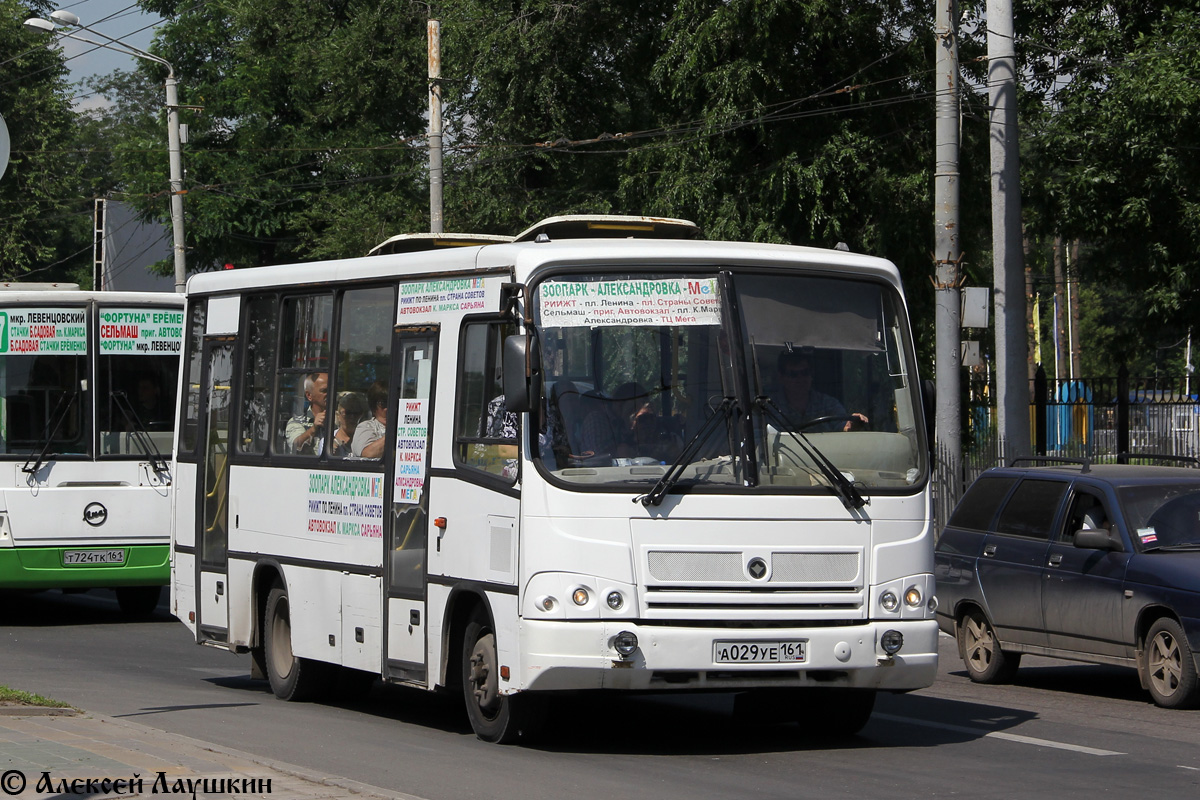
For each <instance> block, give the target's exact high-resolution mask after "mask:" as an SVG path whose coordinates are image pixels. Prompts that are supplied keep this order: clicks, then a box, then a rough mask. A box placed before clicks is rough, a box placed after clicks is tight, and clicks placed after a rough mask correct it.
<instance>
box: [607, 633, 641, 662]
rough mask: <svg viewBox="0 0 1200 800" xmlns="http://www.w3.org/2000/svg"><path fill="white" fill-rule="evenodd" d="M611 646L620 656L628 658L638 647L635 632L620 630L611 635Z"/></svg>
mask: <svg viewBox="0 0 1200 800" xmlns="http://www.w3.org/2000/svg"><path fill="white" fill-rule="evenodd" d="M612 646H613V649H614V650H616V651H617V653H619V654H620V656H621V658H629V657H630V656H631V655H633V651H635V650H637V648H638V638H637V634H635V633H633V632H632V631H621V632H620V633H618V634H617V635H616V636H614V637H613V640H612Z"/></svg>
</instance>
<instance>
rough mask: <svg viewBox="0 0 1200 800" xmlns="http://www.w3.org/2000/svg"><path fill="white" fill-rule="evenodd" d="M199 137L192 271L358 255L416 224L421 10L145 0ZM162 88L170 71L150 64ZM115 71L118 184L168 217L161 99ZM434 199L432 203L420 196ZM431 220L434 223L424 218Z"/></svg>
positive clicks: (189, 178) (385, 5)
mask: <svg viewBox="0 0 1200 800" xmlns="http://www.w3.org/2000/svg"><path fill="white" fill-rule="evenodd" d="M143 6H144V7H146V8H147V9H148V10H151V11H154V12H156V13H158V14H160V15H161V16H162V17H163V18H164V22H163V24H162V25H161V26H160V28H159V31H158V35H157V38H156V40H155V43H154V45H153V46H152V49H153V51H154V52H155V53H156V54H158V55H160V56H162V57H163V58H165V59H166V60H167V61H169V62H170V63H171V64H172V65H173V66H174V68H175V72H176V76H177V78H178V79H179V94H180V102H181V103H183V104H186V105H195V106H202V107H203V111H202V112H199V113H194V112H185V121H186V122H187V123H188V124H189V127H190V143H189V145H188V146H187V147H186V148H185V150H184V168H185V173H186V176H185V181H184V183H185V187H184V188H185V190H186V191H187V195H186V197H185V200H184V213H185V220H186V239H187V245H188V263H189V268H190V269H208V268H212V267H215V266H220V265H222V264H225V263H232V264H234V265H236V266H258V265H262V264H273V263H280V262H288V261H295V260H300V259H310V258H322V257H333V256H347V255H362V254H365V253H366V252H367V250H369V249H370V247H372V246H374V245H375V244H377V243H378V242H379V241H382V239H384V238H386V237H387V236H390V235H392V234H393V233H396V232H398V231H407V230H412V229H413V227H414V225H415V224H416V223H417V221H418V217H417V210H418V209H420V208H421V207H422V206H421V205H419V204H418V198H421V197H422V196H423V195H421V192H423V191H424V188H423V179H424V174H423V167H424V161H423V158H424V152H425V151H424V150H423V149H420V148H419V147H418V146H419V145H423V144H424V140H423V131H424V122H423V120H422V110H423V107H424V103H425V94H426V80H425V43H424V30H425V13H424V6H420V5H416V4H413V3H408V2H403V1H402V0H386V1H385V2H371V1H368V0H339V1H338V2H330V3H311V2H304V0H262V1H260V2H254V1H253V0H230V2H217V3H201V4H195V3H190V2H177V0H147V2H144V3H143ZM137 71H138V73H139V75H140V76H142V79H145V80H149V81H150V83H151V85H161V81H162V80H163V78H164V77H165V74H166V73H165V70H164V69H163V68H161V67H159V66H158V65H155V64H153V63H150V62H139V64H138V67H137ZM142 79H133V78H130V77H129V76H123V75H117V76H112V78H111V79H110V80H109V81H108V82H107V88H108V89H109V90H110V91H111V92H112V95H110V99H112V100H113V101H114V103H115V105H114V106H113V109H112V110H111V111H110V112H109V113H108V119H107V120H105V121H104V122H103V126H104V127H105V129H106V130H107V132H108V137H109V140H110V142H111V148H112V151H113V159H114V168H115V169H116V171H117V172H118V173H119V174H121V175H124V176H126V177H125V180H124V182H123V184H122V186H121V188H122V189H123V190H124V191H125V192H126V193H127V197H128V199H129V201H130V202H131V203H133V204H134V205H135V206H136V207H138V208H139V210H140V211H141V212H142V213H143V215H145V216H147V217H153V218H158V219H161V220H165V219H167V218H168V214H167V206H166V203H167V195H166V189H167V185H168V183H167V166H168V165H167V159H166V149H165V147H164V145H163V142H164V137H165V126H164V124H163V119H162V113H163V112H162V103H161V101H156V100H152V99H150V100H147V99H146V98H145V96H144V94H145V88H146V85H147V84H146V82H145V80H142ZM421 202H424V201H421ZM423 225H427V223H423Z"/></svg>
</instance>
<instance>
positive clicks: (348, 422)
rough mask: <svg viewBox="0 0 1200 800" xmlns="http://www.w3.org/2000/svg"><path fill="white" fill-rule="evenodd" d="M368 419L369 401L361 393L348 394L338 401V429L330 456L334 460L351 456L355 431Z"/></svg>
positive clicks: (331, 443) (336, 421) (336, 419)
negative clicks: (351, 444)
mask: <svg viewBox="0 0 1200 800" xmlns="http://www.w3.org/2000/svg"><path fill="white" fill-rule="evenodd" d="M366 417H367V401H366V398H364V397H363V396H362V394H361V393H359V392H346V393H345V394H343V395H342V396H341V398H339V399H338V409H337V414H336V415H335V416H334V425H336V426H337V427H336V429H335V430H334V432H333V440H332V441H330V443H329V455H330V456H332V457H334V458H346V457H347V456H349V455H350V442H352V441H353V440H354V430H355V428H357V427H358V423H360V422H362V421H363V420H364V419H366Z"/></svg>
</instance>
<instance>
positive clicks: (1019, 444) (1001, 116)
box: [987, 0, 1030, 458]
mask: <svg viewBox="0 0 1200 800" xmlns="http://www.w3.org/2000/svg"><path fill="white" fill-rule="evenodd" d="M987 29H988V36H987V41H988V45H987V47H988V96H989V99H990V102H991V106H992V115H991V123H990V129H991V131H990V133H991V135H990V137H989V138H990V139H991V162H992V258H993V261H992V263H993V273H992V274H993V278H992V284H993V287H994V292H993V293H994V295H995V303H996V383H997V385H998V386H999V392H998V398H997V401H998V408H999V422H1000V446H1001V448H1002V451H1001V452H1003V453H1004V455H1005V457H1006V458H1012V457H1014V456H1025V455H1029V450H1030V440H1029V383H1028V380H1027V377H1026V373H1027V370H1028V368H1029V367H1028V362H1029V349H1028V346H1027V342H1026V339H1025V270H1024V265H1023V263H1022V260H1023V256H1024V254H1023V252H1022V249H1021V238H1022V237H1021V180H1020V167H1019V155H1018V153H1019V151H1018V143H1017V75H1016V60H1017V59H1016V50H1015V48H1014V46H1013V14H1012V0H988V4H987Z"/></svg>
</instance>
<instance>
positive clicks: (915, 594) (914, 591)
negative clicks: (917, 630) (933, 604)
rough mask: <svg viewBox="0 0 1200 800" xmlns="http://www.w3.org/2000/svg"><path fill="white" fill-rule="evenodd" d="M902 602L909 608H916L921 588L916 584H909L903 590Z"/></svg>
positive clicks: (919, 603) (918, 603)
mask: <svg viewBox="0 0 1200 800" xmlns="http://www.w3.org/2000/svg"><path fill="white" fill-rule="evenodd" d="M904 604H905V605H907V606H908V607H909V608H916V607H917V606H919V605H921V590H920V589H919V588H918V587H916V586H910V587H908V588H907V589H906V590H905V591H904Z"/></svg>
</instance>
